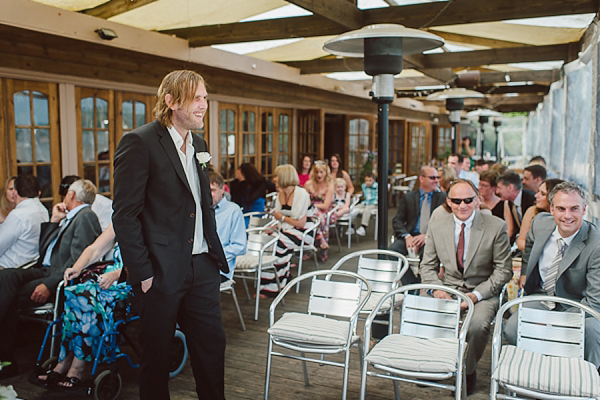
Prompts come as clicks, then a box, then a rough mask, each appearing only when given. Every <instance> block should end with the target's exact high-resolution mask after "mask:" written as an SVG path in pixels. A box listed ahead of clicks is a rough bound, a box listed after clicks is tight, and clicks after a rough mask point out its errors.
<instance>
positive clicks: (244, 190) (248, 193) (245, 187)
mask: <svg viewBox="0 0 600 400" xmlns="http://www.w3.org/2000/svg"><path fill="white" fill-rule="evenodd" d="M268 192H269V183H268V182H267V180H266V179H265V178H264V177H263V176H262V175H261V174H260V172H258V170H257V169H256V168H255V167H254V165H252V164H250V163H243V164H242V165H240V167H239V168H238V169H237V170H236V171H235V179H234V180H233V181H231V201H233V202H234V203H237V204H238V205H239V206H240V207H241V208H242V212H244V213H248V212H252V211H258V212H263V211H265V197H266V195H267V193H268ZM247 226H248V221H247V220H246V227H247Z"/></svg>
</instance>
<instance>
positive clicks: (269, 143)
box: [267, 135, 273, 153]
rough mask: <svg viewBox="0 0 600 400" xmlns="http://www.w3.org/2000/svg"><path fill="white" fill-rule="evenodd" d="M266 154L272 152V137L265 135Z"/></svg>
mask: <svg viewBox="0 0 600 400" xmlns="http://www.w3.org/2000/svg"><path fill="white" fill-rule="evenodd" d="M267 152H269V153H272V152H273V135H267Z"/></svg>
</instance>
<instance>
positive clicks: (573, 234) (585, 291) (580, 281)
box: [504, 182, 600, 367]
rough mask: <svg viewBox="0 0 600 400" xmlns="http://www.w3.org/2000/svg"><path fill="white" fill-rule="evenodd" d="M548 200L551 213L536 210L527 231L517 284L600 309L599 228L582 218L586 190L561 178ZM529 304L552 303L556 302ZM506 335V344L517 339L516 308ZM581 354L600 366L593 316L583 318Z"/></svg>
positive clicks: (531, 291)
mask: <svg viewBox="0 0 600 400" xmlns="http://www.w3.org/2000/svg"><path fill="white" fill-rule="evenodd" d="M548 200H549V201H550V212H551V214H548V213H541V214H538V215H537V216H536V217H535V218H534V219H533V221H532V222H531V228H530V229H529V232H528V233H527V240H526V242H525V249H524V250H523V263H522V270H521V271H522V272H521V273H522V275H521V281H520V283H521V286H522V287H523V289H524V290H525V294H526V295H530V294H547V295H550V296H558V297H564V298H567V299H571V300H575V301H578V302H581V303H583V304H585V305H587V306H590V307H591V308H593V309H594V310H596V311H599V312H600V269H599V268H600V230H598V229H597V228H596V227H595V226H594V225H592V224H590V223H588V222H586V221H584V220H583V215H584V213H585V209H586V204H585V193H584V191H583V189H581V187H579V186H578V185H576V184H575V183H572V182H563V183H560V184H558V185H556V186H555V187H554V188H553V189H552V191H551V192H550V193H549V194H548ZM531 307H534V308H540V309H554V308H555V304H554V303H550V304H546V303H545V304H541V303H539V304H535V303H534V304H533V305H531ZM556 311H565V310H564V309H563V308H560V309H558V308H557V309H556ZM504 335H505V338H506V340H507V341H508V342H509V343H510V344H515V343H516V336H517V314H513V315H512V316H511V317H510V319H509V320H508V321H507V323H506V325H505V327H504ZM584 356H585V359H586V360H587V361H589V362H591V363H593V364H594V365H596V367H599V366H600V324H599V323H598V322H597V321H596V320H595V319H594V318H592V317H589V318H586V321H585V351H584Z"/></svg>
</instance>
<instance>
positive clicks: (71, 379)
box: [58, 358, 85, 388]
mask: <svg viewBox="0 0 600 400" xmlns="http://www.w3.org/2000/svg"><path fill="white" fill-rule="evenodd" d="M84 372H85V361H83V360H80V359H78V358H73V363H72V364H71V368H69V372H67V377H66V378H65V379H64V380H63V381H61V382H58V386H61V387H65V388H72V387H73V386H75V385H77V384H78V383H79V381H81V380H82V379H83V373H84Z"/></svg>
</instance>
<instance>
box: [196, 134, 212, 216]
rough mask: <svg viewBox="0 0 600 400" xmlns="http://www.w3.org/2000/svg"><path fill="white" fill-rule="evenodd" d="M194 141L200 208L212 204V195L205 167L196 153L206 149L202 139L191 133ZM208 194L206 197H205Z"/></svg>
mask: <svg viewBox="0 0 600 400" xmlns="http://www.w3.org/2000/svg"><path fill="white" fill-rule="evenodd" d="M192 138H193V143H194V151H195V154H194V163H195V164H196V170H197V171H198V177H199V178H200V191H201V194H202V208H203V209H204V207H211V206H212V195H211V194H210V182H209V180H208V175H207V173H206V168H204V167H202V166H201V165H200V163H199V162H198V158H197V157H196V154H198V153H200V152H205V151H207V148H206V146H203V143H202V141H201V140H200V138H199V137H198V136H197V135H192ZM206 196H208V197H206Z"/></svg>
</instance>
